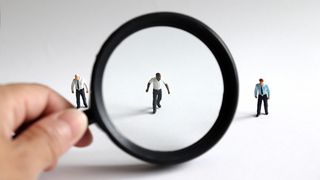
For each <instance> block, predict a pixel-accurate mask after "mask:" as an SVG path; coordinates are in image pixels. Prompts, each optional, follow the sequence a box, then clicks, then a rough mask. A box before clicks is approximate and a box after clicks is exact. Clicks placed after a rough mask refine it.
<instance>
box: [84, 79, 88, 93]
mask: <svg viewBox="0 0 320 180" xmlns="http://www.w3.org/2000/svg"><path fill="white" fill-rule="evenodd" d="M83 86H84V87H85V88H86V92H87V93H89V88H88V85H87V83H86V82H85V81H83Z"/></svg>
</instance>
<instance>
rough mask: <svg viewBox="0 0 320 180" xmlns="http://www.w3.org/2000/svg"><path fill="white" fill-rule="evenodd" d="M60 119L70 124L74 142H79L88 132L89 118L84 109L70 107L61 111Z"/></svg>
mask: <svg viewBox="0 0 320 180" xmlns="http://www.w3.org/2000/svg"><path fill="white" fill-rule="evenodd" d="M58 119H60V120H62V121H64V122H66V123H67V124H68V125H69V127H70V130H71V136H72V144H75V143H76V142H78V141H79V139H80V138H81V137H82V136H83V135H84V133H85V132H86V129H87V126H88V119H87V116H86V115H85V114H84V113H83V112H82V111H79V110H76V109H69V110H66V111H65V112H63V113H61V114H60V115H59V117H58Z"/></svg>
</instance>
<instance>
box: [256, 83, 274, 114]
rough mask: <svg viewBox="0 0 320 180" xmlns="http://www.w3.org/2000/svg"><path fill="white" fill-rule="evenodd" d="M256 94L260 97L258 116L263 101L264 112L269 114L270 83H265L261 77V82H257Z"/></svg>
mask: <svg viewBox="0 0 320 180" xmlns="http://www.w3.org/2000/svg"><path fill="white" fill-rule="evenodd" d="M254 96H255V98H258V104H257V115H256V117H258V116H259V115H260V111H261V103H262V101H263V104H264V112H265V114H266V115H268V114H269V112H268V100H269V99H270V90H269V87H268V85H266V84H264V80H263V79H259V83H258V84H256V87H255V89H254Z"/></svg>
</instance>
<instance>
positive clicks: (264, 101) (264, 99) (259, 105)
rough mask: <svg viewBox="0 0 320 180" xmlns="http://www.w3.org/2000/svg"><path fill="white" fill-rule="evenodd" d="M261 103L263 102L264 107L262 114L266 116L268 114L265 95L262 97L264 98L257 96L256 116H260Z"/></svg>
mask: <svg viewBox="0 0 320 180" xmlns="http://www.w3.org/2000/svg"><path fill="white" fill-rule="evenodd" d="M262 101H263V105H264V112H265V113H266V114H268V96H267V95H264V96H261V95H259V96H258V107H257V114H260V111H261V103H262Z"/></svg>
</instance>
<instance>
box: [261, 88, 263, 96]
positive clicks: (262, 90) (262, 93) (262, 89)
mask: <svg viewBox="0 0 320 180" xmlns="http://www.w3.org/2000/svg"><path fill="white" fill-rule="evenodd" d="M261 95H263V89H262V86H261Z"/></svg>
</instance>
